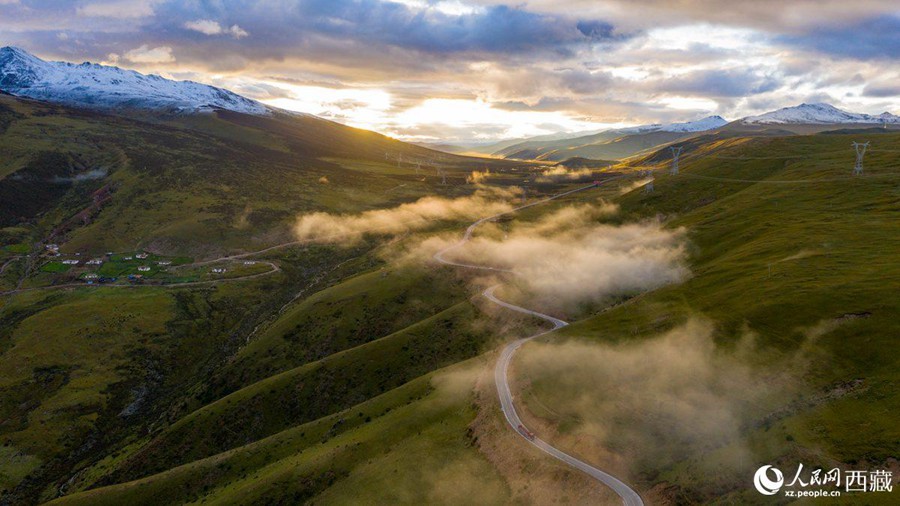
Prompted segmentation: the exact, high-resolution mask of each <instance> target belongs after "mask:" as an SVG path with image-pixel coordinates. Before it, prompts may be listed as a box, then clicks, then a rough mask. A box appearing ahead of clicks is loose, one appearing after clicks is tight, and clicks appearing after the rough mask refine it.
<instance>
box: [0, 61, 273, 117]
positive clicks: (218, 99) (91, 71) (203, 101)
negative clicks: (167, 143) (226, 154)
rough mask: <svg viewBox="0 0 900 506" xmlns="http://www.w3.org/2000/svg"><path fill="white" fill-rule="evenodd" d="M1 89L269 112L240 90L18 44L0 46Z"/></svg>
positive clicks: (153, 105) (107, 102)
mask: <svg viewBox="0 0 900 506" xmlns="http://www.w3.org/2000/svg"><path fill="white" fill-rule="evenodd" d="M0 90H3V91H5V92H7V93H10V94H13V95H18V96H23V97H28V98H33V99H36V100H45V101H47V102H54V103H60V104H65V105H73V106H78V107H91V108H99V109H110V108H122V107H131V108H138V109H165V110H174V111H178V112H184V113H195V112H205V111H210V110H212V109H216V108H219V109H228V110H231V111H237V112H243V113H248V114H266V113H267V112H268V108H267V107H266V106H265V105H263V104H261V103H259V102H257V101H255V100H250V99H249V98H245V97H242V96H240V95H238V94H237V93H233V92H230V91H228V90H223V89H221V88H216V87H215V86H209V85H206V84H200V83H196V82H193V81H173V80H170V79H165V78H163V77H160V76H157V75H144V74H141V73H139V72H135V71H133V70H124V69H120V68H119V67H110V66H106V65H98V64H96V63H88V62H85V63H82V64H80V65H76V64H73V63H66V62H48V61H44V60H42V59H40V58H38V57H36V56H34V55H32V54H30V53H28V52H27V51H24V50H22V49H19V48H15V47H4V48H0Z"/></svg>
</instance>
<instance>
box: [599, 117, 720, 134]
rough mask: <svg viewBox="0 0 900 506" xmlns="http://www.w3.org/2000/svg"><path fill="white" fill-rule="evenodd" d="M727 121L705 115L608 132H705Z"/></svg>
mask: <svg viewBox="0 0 900 506" xmlns="http://www.w3.org/2000/svg"><path fill="white" fill-rule="evenodd" d="M727 123H728V121H727V120H726V119H725V118H723V117H721V116H707V117H705V118H703V119H698V120H695V121H687V122H684V123H669V124H662V123H653V124H650V125H641V126H636V127H628V128H621V129H616V130H610V132H615V133H620V134H642V133H648V132H684V133H688V132H705V131H707V130H714V129H716V128H720V127H722V126H724V125H726V124H727Z"/></svg>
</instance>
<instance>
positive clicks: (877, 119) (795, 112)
mask: <svg viewBox="0 0 900 506" xmlns="http://www.w3.org/2000/svg"><path fill="white" fill-rule="evenodd" d="M740 121H741V122H742V123H745V124H810V125H840V124H854V123H874V124H878V123H890V124H894V123H900V116H896V115H894V114H891V113H889V112H884V113H881V114H878V115H872V114H865V113H856V112H848V111H845V110H843V109H839V108H837V107H835V106H833V105H831V104H827V103H824V102H817V103H812V104H807V103H802V104H800V105H795V106H791V107H782V108H781V109H777V110H775V111H769V112H766V113H763V114H759V115H756V116H747V117H745V118H742V119H741V120H740Z"/></svg>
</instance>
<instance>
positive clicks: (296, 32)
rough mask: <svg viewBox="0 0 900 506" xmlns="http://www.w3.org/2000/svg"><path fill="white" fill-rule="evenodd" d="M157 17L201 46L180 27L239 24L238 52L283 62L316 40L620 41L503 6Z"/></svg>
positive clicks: (299, 5)
mask: <svg viewBox="0 0 900 506" xmlns="http://www.w3.org/2000/svg"><path fill="white" fill-rule="evenodd" d="M156 12H157V15H156V17H155V19H154V20H153V25H154V27H155V28H156V29H166V30H167V31H168V32H169V36H171V37H178V38H182V39H186V40H191V41H195V42H196V41H203V40H204V37H205V36H204V35H203V34H201V33H198V32H196V31H191V30H188V29H186V28H184V27H183V24H184V20H185V19H210V20H214V21H216V22H219V23H220V24H221V25H223V26H231V25H232V24H240V26H241V27H242V28H243V29H244V30H246V31H247V32H249V33H250V34H251V36H249V37H247V38H245V39H244V40H241V44H232V45H234V46H236V47H248V46H251V47H252V46H255V45H264V47H265V48H266V49H267V50H271V49H272V47H273V46H275V47H280V48H281V50H282V53H283V54H285V55H287V54H290V52H291V51H292V50H294V48H296V47H297V46H296V44H298V43H299V44H301V45H307V44H310V43H312V42H314V41H315V39H316V38H317V37H326V38H337V39H341V40H348V41H354V42H357V43H362V44H367V45H371V44H374V45H386V46H396V47H401V48H403V49H406V50H413V51H420V52H424V53H429V54H453V53H470V52H471V53H523V52H534V51H540V52H543V51H551V52H561V53H566V52H568V51H569V46H570V45H572V44H581V43H588V42H591V41H595V40H609V39H613V38H621V36H620V35H617V34H615V33H614V29H613V27H612V25H609V24H608V23H605V22H603V21H598V20H587V21H582V22H578V21H577V20H575V19H573V18H571V17H568V16H565V15H553V14H538V13H534V12H531V11H528V10H526V9H525V8H519V7H509V6H506V5H496V6H489V7H485V8H484V9H481V10H477V11H474V12H471V13H466V14H461V15H454V14H447V13H444V12H442V11H440V10H437V9H417V8H414V7H409V6H407V5H404V4H401V3H394V2H389V1H380V0H305V1H301V2H294V1H267V2H248V1H238V2H224V3H214V4H212V3H207V2H203V3H182V2H170V3H167V4H164V5H160V6H158V7H157V11H156ZM167 27H169V28H167ZM218 42H220V43H221V42H223V41H218ZM301 48H302V46H301Z"/></svg>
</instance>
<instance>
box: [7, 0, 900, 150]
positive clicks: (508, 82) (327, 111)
mask: <svg viewBox="0 0 900 506" xmlns="http://www.w3.org/2000/svg"><path fill="white" fill-rule="evenodd" d="M4 45H13V46H18V47H21V48H23V49H26V50H28V51H30V52H32V53H34V54H36V55H37V56H39V57H41V58H44V59H52V60H64V61H71V62H79V63H80V62H82V61H92V62H100V63H105V64H114V65H118V66H121V67H124V68H130V69H135V70H138V71H140V72H144V73H156V74H160V75H162V76H164V77H169V78H174V79H191V80H195V81H199V82H204V83H208V84H214V85H217V86H222V87H225V88H228V89H231V90H233V91H236V92H238V93H241V94H242V95H245V96H247V97H250V98H254V99H257V100H260V101H262V102H264V103H267V104H271V105H274V106H277V107H282V108H285V109H290V110H296V111H302V112H308V113H312V114H317V115H320V116H323V117H326V118H329V119H334V120H336V121H339V122H342V123H346V124H349V125H352V126H357V127H361V128H367V129H371V130H376V131H379V132H382V133H385V134H388V135H391V136H394V137H397V138H400V139H404V140H411V141H423V142H438V141H440V142H487V141H492V140H498V139H503V138H518V137H524V136H533V135H542V134H550V133H556V132H581V131H596V130H601V129H604V128H609V127H617V126H630V125H637V124H646V123H657V122H675V121H688V120H693V119H699V118H702V117H705V116H709V115H713V114H718V115H721V116H724V117H725V118H727V119H736V118H739V117H743V116H747V115H751V114H759V113H762V112H766V111H769V110H772V109H777V108H779V107H785V106H791V105H796V104H799V103H802V102H829V103H832V104H834V105H835V106H837V107H841V108H844V109H847V110H851V111H854V112H867V113H873V114H877V113H881V112H884V111H890V112H894V113H897V112H900V65H898V63H900V4H898V3H897V2H896V1H893V0H878V1H875V0H854V1H853V2H849V1H847V0H818V1H811V0H790V1H783V0H779V1H775V0H755V1H724V0H680V1H678V2H672V1H664V0H569V1H566V0H530V1H513V2H512V3H508V2H504V1H495V0H293V1H288V0H261V1H255V2H251V1H243V0H235V1H229V0H205V1H197V0H193V1H192V0H182V1H168V0H74V1H72V0H69V1H60V0H0V46H4Z"/></svg>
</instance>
